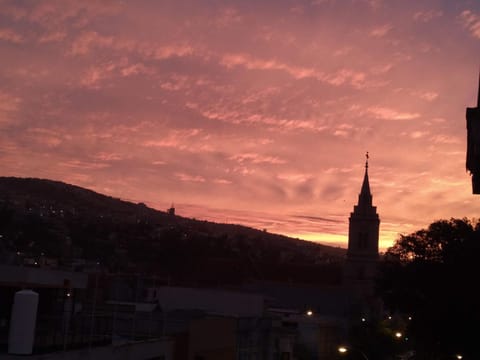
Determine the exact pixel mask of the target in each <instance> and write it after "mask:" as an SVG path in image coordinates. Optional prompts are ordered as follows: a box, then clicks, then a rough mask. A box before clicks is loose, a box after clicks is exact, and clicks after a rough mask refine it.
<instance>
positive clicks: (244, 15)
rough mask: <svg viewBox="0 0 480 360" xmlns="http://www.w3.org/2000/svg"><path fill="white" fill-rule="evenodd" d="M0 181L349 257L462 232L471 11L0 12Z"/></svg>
mask: <svg viewBox="0 0 480 360" xmlns="http://www.w3.org/2000/svg"><path fill="white" fill-rule="evenodd" d="M0 59H1V60H0V64H1V66H0V80H1V81H0V165H1V167H0V169H1V170H0V175H1V176H19V177H37V178H48V179H53V180H60V181H64V182H67V183H71V184H75V185H79V186H82V187H86V188H89V189H92V190H95V191H97V192H100V193H104V194H107V195H111V196H114V197H119V198H122V199H125V200H130V201H134V202H144V203H146V204H147V205H149V206H151V207H154V208H157V209H160V210H165V209H166V208H168V207H170V205H171V204H172V203H174V205H175V207H176V210H177V214H179V215H182V216H187V217H195V218H197V219H206V220H213V221H217V222H228V223H240V224H244V225H248V226H253V227H256V228H259V229H267V230H268V231H270V232H275V233H281V234H285V235H289V236H293V237H298V238H302V239H306V240H315V241H320V242H329V243H335V244H337V245H339V246H346V241H347V234H348V217H349V214H350V212H351V211H352V209H353V205H354V204H355V203H356V202H357V200H358V193H359V191H360V187H361V183H362V179H363V173H364V162H365V152H366V151H368V152H369V154H370V167H369V176H370V186H371V190H372V193H373V202H374V205H376V206H377V208H378V213H379V215H380V218H381V225H380V246H381V247H382V248H386V247H388V246H390V245H391V244H392V242H393V241H394V240H395V239H396V238H397V237H398V234H399V233H409V232H412V231H415V230H418V229H420V228H423V227H426V226H428V224H430V223H431V222H433V221H435V220H438V219H449V218H451V217H464V216H466V217H469V218H473V217H475V218H478V217H479V216H480V213H479V210H480V197H479V196H474V195H472V190H471V181H470V177H469V175H468V173H467V172H466V171H465V151H466V128H465V108H466V107H467V106H468V107H475V106H476V102H477V92H478V75H479V67H480V1H478V0H415V1H413V0H383V1H382V0H308V1H307V0H288V1H287V0H236V1H233V0H231V1H227V0H222V1H214V0H191V1H181V0H175V1H167V0H165V1H164V0H159V1H140V0H135V1H133V0H132V1H106V0H105V1H90V0H89V1H78V0H75V1H66V0H58V1H17V0H14V1H3V0H0Z"/></svg>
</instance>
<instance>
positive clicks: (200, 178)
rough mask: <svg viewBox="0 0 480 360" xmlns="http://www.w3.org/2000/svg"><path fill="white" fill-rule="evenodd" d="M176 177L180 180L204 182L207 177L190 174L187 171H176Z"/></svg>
mask: <svg viewBox="0 0 480 360" xmlns="http://www.w3.org/2000/svg"><path fill="white" fill-rule="evenodd" d="M175 177H177V178H178V179H179V180H180V181H186V182H200V183H203V182H205V181H206V180H205V178H204V177H203V176H200V175H189V174H185V173H175Z"/></svg>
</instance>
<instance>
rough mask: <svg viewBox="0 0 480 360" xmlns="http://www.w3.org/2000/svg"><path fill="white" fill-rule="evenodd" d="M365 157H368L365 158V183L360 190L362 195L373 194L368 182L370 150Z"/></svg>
mask: <svg viewBox="0 0 480 360" xmlns="http://www.w3.org/2000/svg"><path fill="white" fill-rule="evenodd" d="M365 158H366V160H365V176H364V177H363V184H362V190H361V192H360V196H362V194H363V195H370V196H371V193H370V183H369V182H368V159H369V156H368V151H367V153H366V154H365Z"/></svg>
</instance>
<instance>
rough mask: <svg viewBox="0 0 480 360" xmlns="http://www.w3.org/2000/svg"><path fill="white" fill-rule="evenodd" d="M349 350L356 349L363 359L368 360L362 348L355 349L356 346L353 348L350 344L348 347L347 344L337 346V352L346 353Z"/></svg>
mask: <svg viewBox="0 0 480 360" xmlns="http://www.w3.org/2000/svg"><path fill="white" fill-rule="evenodd" d="M349 350H354V351H357V352H358V353H359V354H360V355H362V356H363V358H364V359H365V360H368V357H367V355H365V353H364V352H363V351H362V350H360V349H357V348H354V347H351V346H349V347H347V346H339V347H338V352H339V353H340V354H346V353H347V352H348V351H349Z"/></svg>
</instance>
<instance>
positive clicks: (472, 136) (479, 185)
mask: <svg viewBox="0 0 480 360" xmlns="http://www.w3.org/2000/svg"><path fill="white" fill-rule="evenodd" d="M478 85H479V86H478V99H477V107H475V108H467V170H468V171H469V172H470V174H471V175H472V192H473V193H474V194H480V76H479V84H478Z"/></svg>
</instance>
